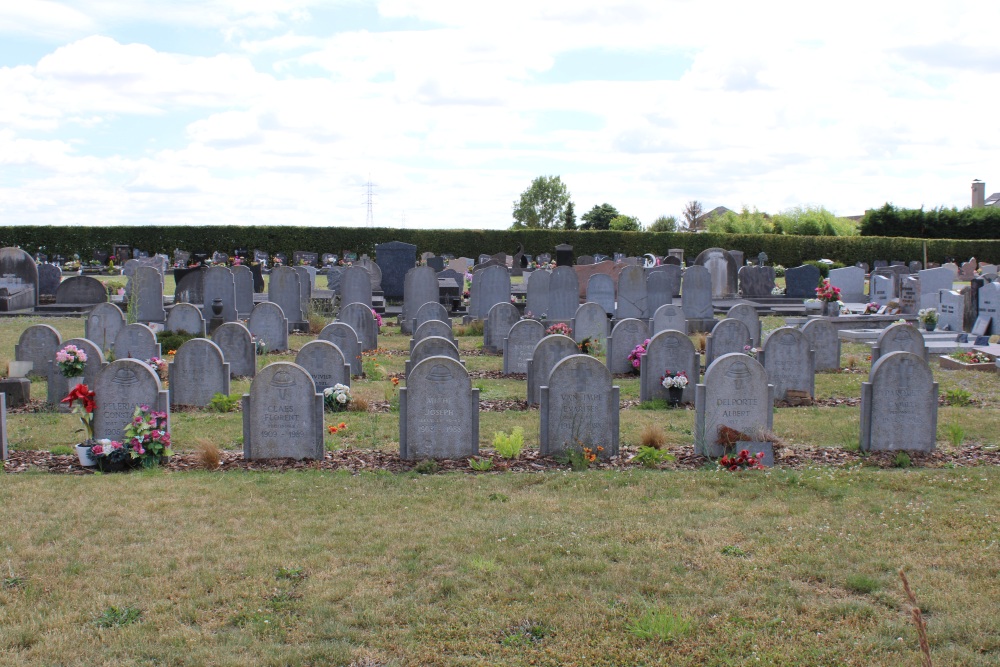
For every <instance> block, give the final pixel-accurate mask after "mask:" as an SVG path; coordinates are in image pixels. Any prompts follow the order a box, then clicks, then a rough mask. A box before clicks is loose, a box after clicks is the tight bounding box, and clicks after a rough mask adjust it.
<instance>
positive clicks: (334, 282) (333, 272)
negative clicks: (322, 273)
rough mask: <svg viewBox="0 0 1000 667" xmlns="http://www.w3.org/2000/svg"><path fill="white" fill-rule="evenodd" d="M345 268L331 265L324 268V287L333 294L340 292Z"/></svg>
mask: <svg viewBox="0 0 1000 667" xmlns="http://www.w3.org/2000/svg"><path fill="white" fill-rule="evenodd" d="M346 270H347V269H344V268H341V267H339V266H331V267H330V268H328V269H327V270H326V288H327V289H328V290H330V291H331V292H333V293H334V294H338V295H339V294H340V285H341V284H342V283H343V280H344V271H346Z"/></svg>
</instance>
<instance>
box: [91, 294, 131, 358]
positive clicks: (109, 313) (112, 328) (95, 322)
mask: <svg viewBox="0 0 1000 667" xmlns="http://www.w3.org/2000/svg"><path fill="white" fill-rule="evenodd" d="M124 326H125V314H124V313H122V311H121V309H120V308H119V307H118V306H116V305H115V304H113V303H99V304H97V305H96V306H94V309H93V310H91V311H90V313H89V314H88V315H87V321H86V324H85V325H84V329H85V331H86V333H85V334H84V337H85V338H86V339H87V340H91V341H93V342H94V344H95V345H97V347H99V348H101V351H103V352H113V351H114V347H115V336H117V335H118V332H119V331H121V329H122V328H124Z"/></svg>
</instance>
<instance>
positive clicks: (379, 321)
mask: <svg viewBox="0 0 1000 667" xmlns="http://www.w3.org/2000/svg"><path fill="white" fill-rule="evenodd" d="M372 317H374V318H375V326H376V327H377V328H378V330H379V331H381V330H382V316H381V315H379V314H378V313H376V312H375V309H374V308H372Z"/></svg>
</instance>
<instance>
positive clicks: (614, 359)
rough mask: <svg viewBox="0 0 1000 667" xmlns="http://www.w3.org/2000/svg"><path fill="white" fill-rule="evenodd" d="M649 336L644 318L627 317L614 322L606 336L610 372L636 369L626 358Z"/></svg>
mask: <svg viewBox="0 0 1000 667" xmlns="http://www.w3.org/2000/svg"><path fill="white" fill-rule="evenodd" d="M647 338H649V325H647V324H646V321H645V320H638V319H635V318H629V319H625V320H619V321H618V322H616V323H615V326H614V328H613V329H612V330H611V335H610V336H608V350H607V365H608V369H609V370H610V371H611V372H612V373H631V372H632V371H633V370H636V369H635V368H633V366H632V362H630V361H629V360H628V355H629V353H630V352H631V351H632V350H633V349H635V346H636V345H639V344H640V343H642V342H643V341H645V340H646V339H647Z"/></svg>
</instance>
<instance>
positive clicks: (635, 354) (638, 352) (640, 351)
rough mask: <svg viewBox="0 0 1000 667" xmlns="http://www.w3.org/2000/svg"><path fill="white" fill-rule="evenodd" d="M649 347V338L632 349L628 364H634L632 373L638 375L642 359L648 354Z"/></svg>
mask: <svg viewBox="0 0 1000 667" xmlns="http://www.w3.org/2000/svg"><path fill="white" fill-rule="evenodd" d="M648 347H649V339H648V338H647V339H646V340H644V341H643V342H641V343H639V344H638V345H636V346H635V347H634V348H632V351H631V352H629V353H628V362H629V363H630V364H632V372H633V373H638V372H639V368H640V367H641V365H642V358H643V356H645V354H646V348H648Z"/></svg>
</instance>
